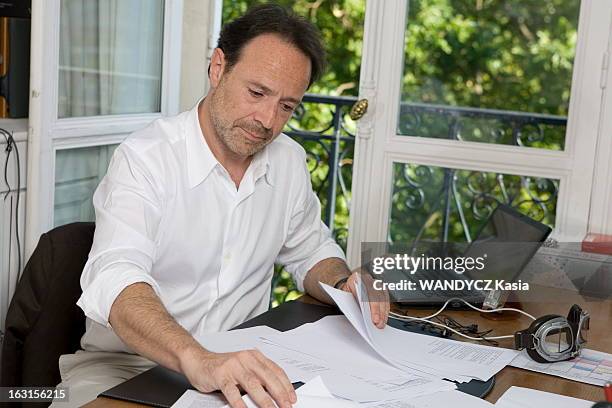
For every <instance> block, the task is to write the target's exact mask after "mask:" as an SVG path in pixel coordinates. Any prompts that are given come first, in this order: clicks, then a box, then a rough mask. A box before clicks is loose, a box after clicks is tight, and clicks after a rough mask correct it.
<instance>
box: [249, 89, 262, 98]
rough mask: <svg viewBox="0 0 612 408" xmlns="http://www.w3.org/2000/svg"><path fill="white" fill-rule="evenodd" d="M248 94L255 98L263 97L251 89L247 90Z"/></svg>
mask: <svg viewBox="0 0 612 408" xmlns="http://www.w3.org/2000/svg"><path fill="white" fill-rule="evenodd" d="M249 93H250V94H251V95H252V96H254V97H255V98H261V97H262V96H263V94H262V93H261V92H258V91H254V90H253V89H249Z"/></svg>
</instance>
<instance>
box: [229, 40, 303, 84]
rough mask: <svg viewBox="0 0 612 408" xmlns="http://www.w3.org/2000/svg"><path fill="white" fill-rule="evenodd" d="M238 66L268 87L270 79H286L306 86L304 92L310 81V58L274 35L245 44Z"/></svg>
mask: <svg viewBox="0 0 612 408" xmlns="http://www.w3.org/2000/svg"><path fill="white" fill-rule="evenodd" d="M236 66H240V68H241V69H242V70H243V71H246V72H247V73H248V74H249V76H250V77H252V79H253V80H258V81H259V82H261V85H264V86H266V87H268V86H269V85H272V84H267V83H266V82H268V80H272V79H285V80H289V81H294V82H298V83H299V84H300V85H302V84H303V85H304V90H305V89H306V87H307V86H308V82H309V80H310V71H311V62H310V58H308V56H306V55H305V54H304V53H303V52H302V51H301V50H300V49H299V48H297V47H296V46H295V45H293V44H291V43H290V42H288V41H286V40H284V39H282V38H281V37H279V36H277V35H275V34H262V35H259V36H257V37H255V38H253V39H252V40H250V41H249V42H248V43H246V44H245V45H244V47H243V48H242V50H241V52H240V56H239V58H238V61H237V62H236ZM271 76H272V78H270V77H271ZM274 77H278V78H274Z"/></svg>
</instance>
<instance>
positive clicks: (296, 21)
mask: <svg viewBox="0 0 612 408" xmlns="http://www.w3.org/2000/svg"><path fill="white" fill-rule="evenodd" d="M262 34H275V35H277V36H278V37H279V38H281V39H282V40H284V41H286V42H287V43H289V44H291V45H293V46H294V47H296V48H297V49H299V50H300V51H301V52H302V53H304V55H306V56H307V57H308V58H309V59H310V66H311V68H310V80H309V82H308V87H310V85H312V83H313V82H315V81H316V80H317V79H319V78H320V77H321V75H323V71H324V70H325V64H326V61H325V49H324V48H323V44H322V41H321V33H320V32H319V30H318V29H317V27H315V26H314V24H312V23H311V22H309V21H308V20H306V19H305V18H304V17H301V16H298V15H296V14H294V13H293V12H292V11H290V10H288V9H286V8H284V7H282V6H280V5H278V4H274V3H268V4H262V5H258V6H254V7H252V8H250V9H249V10H248V11H247V13H246V14H245V15H243V16H242V17H239V18H237V19H235V20H233V21H231V22H229V23H227V24H225V25H224V26H223V29H222V30H221V34H220V35H219V42H218V43H217V47H218V48H220V49H221V50H222V51H223V53H224V54H225V60H226V64H227V65H226V66H227V69H231V68H232V67H233V66H234V65H235V64H236V63H237V62H238V60H239V59H240V52H241V51H242V49H243V48H244V46H245V45H246V44H247V43H248V42H249V41H251V40H252V39H253V38H255V37H257V36H259V35H262Z"/></svg>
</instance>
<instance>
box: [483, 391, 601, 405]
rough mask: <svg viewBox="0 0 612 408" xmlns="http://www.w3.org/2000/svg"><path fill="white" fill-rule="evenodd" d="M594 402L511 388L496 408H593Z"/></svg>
mask: <svg viewBox="0 0 612 408" xmlns="http://www.w3.org/2000/svg"><path fill="white" fill-rule="evenodd" d="M592 406H593V402H592V401H586V400H582V399H578V398H571V397H566V396H564V395H558V394H551V393H550V392H544V391H538V390H532V389H530V388H523V387H510V388H508V390H506V392H505V393H504V395H502V396H501V397H500V398H499V399H498V400H497V402H496V403H495V407H496V408H532V407H554V408H591V407H592Z"/></svg>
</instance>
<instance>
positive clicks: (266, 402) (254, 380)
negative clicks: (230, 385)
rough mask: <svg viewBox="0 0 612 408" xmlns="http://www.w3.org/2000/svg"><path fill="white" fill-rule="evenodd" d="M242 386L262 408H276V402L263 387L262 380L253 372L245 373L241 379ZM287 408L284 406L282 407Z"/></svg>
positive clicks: (239, 378)
mask: <svg viewBox="0 0 612 408" xmlns="http://www.w3.org/2000/svg"><path fill="white" fill-rule="evenodd" d="M238 380H239V384H240V386H241V387H242V388H243V389H244V390H245V391H246V392H247V394H249V396H250V397H251V399H252V400H253V401H254V402H255V404H256V405H257V406H258V407H260V408H276V406H275V405H274V401H272V398H271V397H270V395H269V394H268V393H267V392H266V390H264V388H263V386H262V385H261V380H260V379H259V378H258V377H257V375H256V374H255V373H253V372H252V371H246V370H245V371H244V372H243V373H242V374H241V375H240V376H239V377H238ZM279 405H280V404H279ZM280 407H281V408H285V406H284V405H280Z"/></svg>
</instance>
